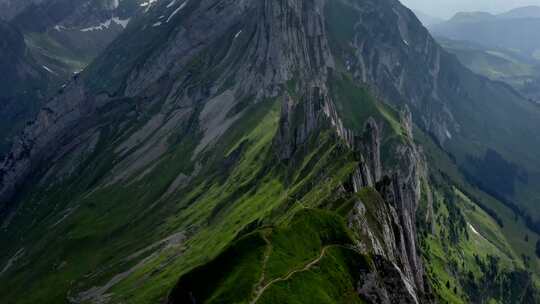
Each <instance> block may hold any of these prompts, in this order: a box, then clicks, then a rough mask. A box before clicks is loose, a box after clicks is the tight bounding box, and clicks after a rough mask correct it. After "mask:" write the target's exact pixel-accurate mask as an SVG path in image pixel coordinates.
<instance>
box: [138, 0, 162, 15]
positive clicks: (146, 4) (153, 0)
mask: <svg viewBox="0 0 540 304" xmlns="http://www.w3.org/2000/svg"><path fill="white" fill-rule="evenodd" d="M157 2H158V0H148V1H146V2H143V3H141V4H140V6H141V7H146V9H145V10H144V12H145V13H148V11H149V10H150V8H152V6H153V5H154V4H156V3H157Z"/></svg>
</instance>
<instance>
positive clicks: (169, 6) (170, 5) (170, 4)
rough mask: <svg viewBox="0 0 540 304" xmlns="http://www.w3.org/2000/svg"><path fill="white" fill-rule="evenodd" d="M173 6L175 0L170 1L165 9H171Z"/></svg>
mask: <svg viewBox="0 0 540 304" xmlns="http://www.w3.org/2000/svg"><path fill="white" fill-rule="evenodd" d="M175 4H176V0H172V1H171V2H170V3H169V4H167V8H171V7H172V6H173V5H175Z"/></svg>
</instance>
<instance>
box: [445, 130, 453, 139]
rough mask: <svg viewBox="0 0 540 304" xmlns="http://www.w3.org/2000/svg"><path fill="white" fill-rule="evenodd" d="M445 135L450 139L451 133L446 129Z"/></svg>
mask: <svg viewBox="0 0 540 304" xmlns="http://www.w3.org/2000/svg"><path fill="white" fill-rule="evenodd" d="M446 136H447V137H448V138H449V139H452V134H451V133H450V131H448V130H446Z"/></svg>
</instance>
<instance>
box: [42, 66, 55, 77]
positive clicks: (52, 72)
mask: <svg viewBox="0 0 540 304" xmlns="http://www.w3.org/2000/svg"><path fill="white" fill-rule="evenodd" d="M41 67H43V69H45V71H47V72H49V73H51V74H54V75H57V74H56V72H54V71H53V70H51V69H50V68H49V67H47V66H46V65H42V66H41Z"/></svg>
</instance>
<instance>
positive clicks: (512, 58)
mask: <svg viewBox="0 0 540 304" xmlns="http://www.w3.org/2000/svg"><path fill="white" fill-rule="evenodd" d="M437 41H438V42H439V43H440V44H441V45H442V46H443V47H444V49H445V50H447V51H448V52H450V53H453V54H455V55H456V56H457V57H458V59H459V61H460V62H461V63H462V64H463V65H465V66H466V67H468V68H469V69H471V70H472V71H473V72H475V73H477V74H480V75H483V76H485V77H488V78H489V79H491V80H496V81H502V82H505V83H507V84H509V85H510V86H512V87H513V88H514V89H516V90H517V91H518V92H519V93H520V94H522V95H523V96H525V97H526V98H528V99H529V100H530V101H532V102H536V103H539V102H540V61H538V60H536V59H533V58H529V57H526V56H522V55H520V53H518V52H515V51H512V50H507V49H501V48H493V49H489V48H486V47H483V46H481V45H479V44H476V43H473V42H468V41H455V40H451V39H447V38H443V37H439V38H437Z"/></svg>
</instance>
